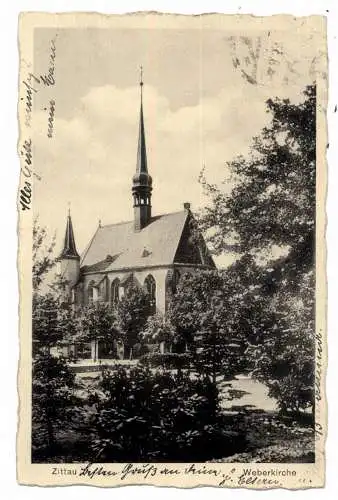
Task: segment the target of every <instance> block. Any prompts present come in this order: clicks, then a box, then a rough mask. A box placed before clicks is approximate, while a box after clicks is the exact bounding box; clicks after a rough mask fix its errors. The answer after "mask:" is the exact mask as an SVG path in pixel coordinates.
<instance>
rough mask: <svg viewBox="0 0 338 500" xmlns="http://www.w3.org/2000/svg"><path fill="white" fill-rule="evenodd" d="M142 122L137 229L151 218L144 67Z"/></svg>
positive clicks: (136, 180)
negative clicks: (144, 112)
mask: <svg viewBox="0 0 338 500" xmlns="http://www.w3.org/2000/svg"><path fill="white" fill-rule="evenodd" d="M140 94H141V95H140V97H141V106H140V123H139V136H138V146H137V159H136V173H135V175H134V176H133V185H132V193H133V200H134V226H135V231H140V230H141V229H143V228H144V227H145V226H146V225H147V224H148V223H149V222H150V219H151V192H152V182H153V181H152V178H151V176H150V175H149V174H148V165H147V151H146V138H145V131H144V118H143V69H142V66H141V74H140Z"/></svg>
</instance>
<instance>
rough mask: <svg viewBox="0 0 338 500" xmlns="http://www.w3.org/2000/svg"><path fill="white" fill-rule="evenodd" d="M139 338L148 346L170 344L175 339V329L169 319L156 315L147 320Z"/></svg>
mask: <svg viewBox="0 0 338 500" xmlns="http://www.w3.org/2000/svg"><path fill="white" fill-rule="evenodd" d="M140 337H141V340H143V341H144V342H147V343H150V344H153V343H158V344H160V343H161V342H168V343H171V342H172V341H173V339H174V338H175V328H174V326H173V325H172V323H171V321H170V319H169V318H166V317H165V316H163V315H162V314H160V313H157V314H154V315H152V316H149V317H148V318H147V321H146V323H145V325H144V328H143V330H142V331H141V332H140Z"/></svg>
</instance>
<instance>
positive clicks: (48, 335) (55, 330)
mask: <svg viewBox="0 0 338 500" xmlns="http://www.w3.org/2000/svg"><path fill="white" fill-rule="evenodd" d="M32 312H33V315H32V338H33V346H34V351H35V352H38V351H43V352H50V349H51V348H52V347H54V346H55V345H56V344H57V342H58V341H59V340H61V338H62V331H61V330H60V328H59V322H58V301H57V299H56V298H55V297H54V296H53V295H52V294H50V293H48V294H46V295H42V294H39V293H35V294H33V305H32Z"/></svg>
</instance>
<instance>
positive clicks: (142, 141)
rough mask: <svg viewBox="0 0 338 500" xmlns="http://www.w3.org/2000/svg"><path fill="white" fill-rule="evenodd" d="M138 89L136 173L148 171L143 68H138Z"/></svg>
mask: <svg viewBox="0 0 338 500" xmlns="http://www.w3.org/2000/svg"><path fill="white" fill-rule="evenodd" d="M140 71H141V75H140V89H141V106H140V123H139V132H138V146H137V160H136V173H137V174H140V173H146V174H147V173H148V166H147V150H146V137H145V133H144V118H143V68H142V66H141V68H140Z"/></svg>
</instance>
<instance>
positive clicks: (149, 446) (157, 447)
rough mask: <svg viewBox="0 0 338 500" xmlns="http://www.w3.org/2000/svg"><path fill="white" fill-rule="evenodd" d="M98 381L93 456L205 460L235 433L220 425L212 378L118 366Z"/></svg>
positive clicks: (126, 459)
mask: <svg viewBox="0 0 338 500" xmlns="http://www.w3.org/2000/svg"><path fill="white" fill-rule="evenodd" d="M100 387H101V389H102V390H103V392H104V393H105V396H106V397H105V399H104V400H102V399H101V401H100V402H99V403H98V404H97V408H96V415H95V418H94V427H95V430H96V434H97V436H98V437H97V439H95V440H94V442H93V449H94V451H95V457H94V460H95V461H100V462H138V461H144V462H151V461H160V462H161V461H164V462H175V461H178V462H189V461H204V460H206V459H208V458H213V457H214V456H217V455H218V456H224V453H225V454H226V453H227V451H228V449H229V446H228V444H229V442H230V440H234V439H235V438H236V436H235V437H234V434H233V433H227V432H225V431H224V429H223V428H222V421H221V417H220V413H219V406H218V390H217V388H216V386H215V385H214V384H212V382H210V380H209V379H208V378H198V379H195V380H191V379H190V378H189V377H188V376H187V375H185V374H182V373H179V374H177V375H176V374H175V375H173V374H171V373H168V372H156V373H152V372H151V371H150V370H149V369H148V368H140V367H136V368H134V369H131V370H129V371H127V370H125V369H124V368H122V367H119V368H118V369H117V370H116V371H114V372H109V371H106V372H104V373H103V379H102V382H101V384H100ZM225 450H226V451H225Z"/></svg>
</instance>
